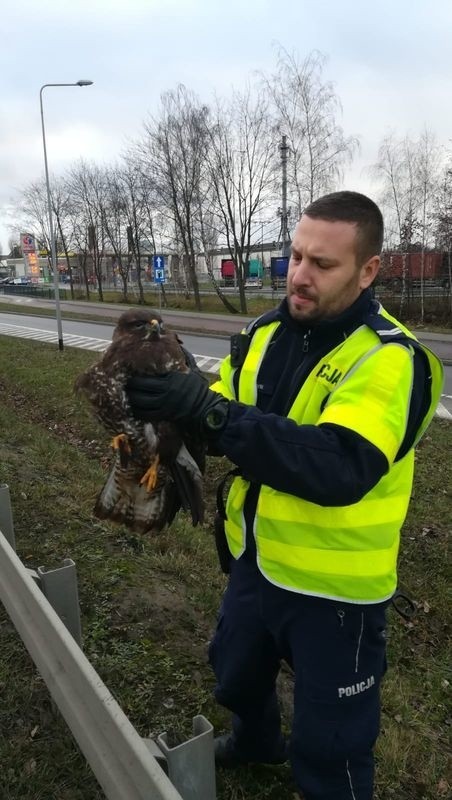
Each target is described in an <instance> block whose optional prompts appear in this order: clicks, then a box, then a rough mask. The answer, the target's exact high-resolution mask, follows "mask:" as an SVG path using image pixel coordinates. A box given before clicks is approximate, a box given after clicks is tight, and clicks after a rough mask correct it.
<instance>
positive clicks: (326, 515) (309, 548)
mask: <svg viewBox="0 0 452 800" xmlns="http://www.w3.org/2000/svg"><path fill="white" fill-rule="evenodd" d="M379 318H380V319H381V320H382V323H384V325H382V327H385V328H386V329H385V330H383V331H378V332H376V330H375V329H372V328H371V327H369V326H368V325H362V326H361V327H359V328H358V329H356V330H355V331H354V332H353V333H352V334H351V335H350V336H349V337H348V338H347V339H345V341H343V342H341V343H340V344H339V345H338V346H337V347H336V348H334V349H333V350H332V351H331V352H330V353H328V354H327V355H326V356H324V357H322V358H321V359H320V361H319V362H318V363H317V364H316V366H315V367H314V368H313V369H312V370H311V372H310V374H309V375H308V377H307V379H306V380H305V382H304V383H303V385H302V387H301V389H300V391H299V393H298V396H297V397H296V398H295V400H294V402H293V404H292V407H291V408H290V410H289V412H288V414H287V416H288V417H289V418H290V419H293V420H294V421H295V422H296V423H297V424H299V425H306V424H307V425H322V424H323V423H334V424H337V425H341V426H343V427H345V428H348V429H349V430H352V431H355V432H356V433H358V434H360V435H361V436H363V437H364V438H365V439H367V440H368V441H369V442H371V443H372V444H373V445H375V447H377V448H378V449H379V450H381V452H382V453H383V454H384V455H385V456H386V458H387V460H388V464H389V470H388V472H387V473H386V474H385V475H384V476H383V477H382V478H381V480H380V481H379V482H378V483H377V485H376V486H375V487H374V488H373V489H371V490H370V491H369V492H368V493H367V494H366V495H365V496H364V497H363V498H362V499H361V500H360V501H359V502H357V503H353V504H352V505H347V506H339V507H338V506H334V507H328V506H320V505H317V504H316V503H311V502H309V501H308V500H303V499H302V498H299V497H295V496H294V495H291V494H285V493H283V492H279V491H276V490H275V489H272V488H271V487H270V486H265V485H262V486H261V488H260V492H259V498H258V502H257V508H256V516H255V521H254V535H255V539H256V548H257V559H258V565H259V569H260V570H261V572H262V573H263V574H264V575H265V577H266V578H267V579H268V580H269V581H271V582H272V583H274V584H275V585H277V586H280V587H282V588H285V589H288V590H291V591H294V592H301V593H303V594H309V595H314V596H319V597H326V598H330V599H338V600H342V601H345V602H355V603H377V602H381V601H384V600H386V599H388V598H390V597H391V596H392V594H393V593H394V591H395V588H396V585H397V572H396V565H397V554H398V549H399V539H400V529H401V526H402V524H403V522H404V520H405V517H406V513H407V510H408V503H409V499H410V495H411V489H412V483H413V466H414V445H413V447H412V448H411V450H410V451H409V452H408V453H407V454H406V455H405V456H403V457H402V458H400V459H399V460H396V456H397V453H398V451H399V448H400V445H401V442H402V441H403V438H404V434H405V429H406V421H407V417H408V411H409V402H410V394H411V386H412V380H413V363H412V362H413V355H414V349H413V347H411V346H407V344H402V343H400V336H404V338H405V342H406V338H409V339H411V340H413V341H415V342H416V347H422V349H423V351H424V353H425V355H426V356H427V359H428V363H429V365H430V377H431V387H430V392H431V401H430V404H429V407H428V409H427V410H426V413H425V415H424V418H423V420H422V421H421V422H420V424H419V428H418V431H417V436H416V441H415V443H414V444H416V443H417V442H418V441H419V439H420V437H421V436H422V434H423V433H424V431H425V430H426V428H427V426H428V425H429V423H430V421H431V419H432V417H433V415H434V413H435V410H436V407H437V404H438V401H439V398H440V395H441V390H442V384H443V369H442V364H441V362H440V361H439V359H438V358H437V357H436V355H435V354H434V353H432V352H431V351H430V350H428V348H426V347H424V346H422V345H420V344H419V343H417V340H416V339H415V337H414V336H413V334H412V333H411V332H410V331H408V330H407V329H406V328H404V326H402V325H401V324H400V323H399V322H398V321H397V320H395V319H394V318H393V317H391V316H390V315H389V314H388V313H387V312H386V311H385V310H384V309H380V313H379ZM388 323H390V324H389V325H388ZM279 324H280V323H279V322H270V323H268V324H264V325H262V327H258V328H257V329H256V330H255V332H254V335H253V337H252V339H251V342H250V347H249V350H248V354H247V356H246V359H245V361H244V363H243V366H242V368H241V372H240V377H239V383H238V396H237V398H236V397H235V390H234V385H233V377H234V372H235V370H234V369H233V368H232V367H231V363H230V359H229V358H226V359H225V361H224V362H223V364H222V367H221V370H220V380H219V381H218V382H217V383H216V384H214V385H213V386H212V387H211V388H212V389H214V390H215V391H218V392H220V393H221V394H223V395H224V396H225V397H228V398H229V399H237V400H239V401H240V402H242V403H247V404H249V405H254V404H255V403H256V397H257V374H258V371H259V367H260V364H261V362H262V360H263V358H264V356H265V352H266V350H267V347H268V345H269V343H270V341H271V339H272V338H273V335H274V333H275V331H276V329H277V327H278V326H279ZM388 328H389V330H388ZM379 334H380V335H379ZM391 337H392V339H396V340H397V338H399V341H398V342H397V341H391ZM248 488H249V482H248V481H246V480H244V478H242V477H240V476H239V477H236V478H235V479H234V481H233V483H232V485H231V488H230V491H229V494H228V498H227V503H226V513H227V520H226V523H225V529H226V535H227V540H228V544H229V548H230V550H231V553H232V555H233V556H234V558H239V557H240V555H241V554H242V553H243V551H244V549H245V543H246V526H245V520H244V516H243V507H244V503H245V498H246V494H247V491H248Z"/></svg>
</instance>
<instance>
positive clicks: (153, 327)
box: [145, 319, 160, 339]
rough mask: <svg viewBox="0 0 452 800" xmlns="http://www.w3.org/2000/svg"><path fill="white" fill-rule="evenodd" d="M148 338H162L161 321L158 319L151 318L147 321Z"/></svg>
mask: <svg viewBox="0 0 452 800" xmlns="http://www.w3.org/2000/svg"><path fill="white" fill-rule="evenodd" d="M146 328H147V331H146V336H145V338H146V339H159V338H160V322H159V321H158V319H150V320H149V322H147V323H146Z"/></svg>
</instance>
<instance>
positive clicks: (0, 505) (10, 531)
mask: <svg viewBox="0 0 452 800" xmlns="http://www.w3.org/2000/svg"><path fill="white" fill-rule="evenodd" d="M0 531H2V533H3V535H4V537H5V539H6V540H7V541H8V543H9V544H10V545H11V547H12V548H13V550H15V549H16V538H15V536H14V525H13V512H12V509H11V498H10V496H9V486H8V485H7V484H6V483H0Z"/></svg>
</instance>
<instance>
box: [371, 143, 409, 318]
mask: <svg viewBox="0 0 452 800" xmlns="http://www.w3.org/2000/svg"><path fill="white" fill-rule="evenodd" d="M371 174H372V175H373V176H374V177H375V178H376V179H377V180H378V181H379V182H380V186H381V204H382V206H383V208H384V210H385V217H386V221H387V224H386V234H385V235H386V244H387V245H389V244H390V243H391V242H393V243H394V246H395V247H396V248H397V249H398V250H399V251H400V252H401V255H402V276H401V290H402V291H401V296H400V313H402V311H403V307H404V305H405V301H406V297H407V293H408V288H409V286H408V280H407V279H408V258H409V253H410V251H411V249H412V245H413V242H414V239H415V235H416V233H417V231H418V228H419V217H418V211H419V205H418V187H417V175H416V145H415V144H414V143H413V142H412V141H411V139H409V137H407V136H406V137H405V138H404V139H397V137H396V136H395V134H394V133H390V134H388V135H387V136H386V137H385V138H384V139H383V141H382V143H381V145H380V147H379V150H378V159H377V161H376V163H375V164H374V165H373V166H372V167H371ZM395 281H397V282H398V281H399V278H395ZM394 288H395V284H394Z"/></svg>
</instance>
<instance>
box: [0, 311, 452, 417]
mask: <svg viewBox="0 0 452 800" xmlns="http://www.w3.org/2000/svg"><path fill="white" fill-rule="evenodd" d="M0 334H3V335H4V336H16V337H18V338H20V339H35V340H37V341H40V342H48V343H50V344H58V334H57V333H55V332H54V331H41V330H38V329H37V328H27V327H25V326H22V325H6V324H4V323H0ZM64 344H65V345H66V346H67V347H78V348H80V349H82V350H94V351H96V352H102V351H103V350H106V349H107V347H108V345H109V344H111V340H110V339H95V338H94V337H90V336H78V335H75V334H72V333H66V334H65V335H64ZM193 356H194V359H195V361H196V364H197V365H198V367H199V368H200V369H201V370H202V371H203V372H210V373H212V374H214V375H216V374H217V373H218V372H219V370H220V364H221V362H222V360H223V359H222V358H214V357H213V356H201V355H197V354H196V353H193ZM441 397H444V398H445V399H447V400H452V395H450V394H443V395H441ZM436 415H437V416H438V417H441V419H447V420H451V421H452V414H451V412H450V411H448V410H447V408H446V407H445V406H444V405H443V404H442V403H438V408H437V409H436Z"/></svg>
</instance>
